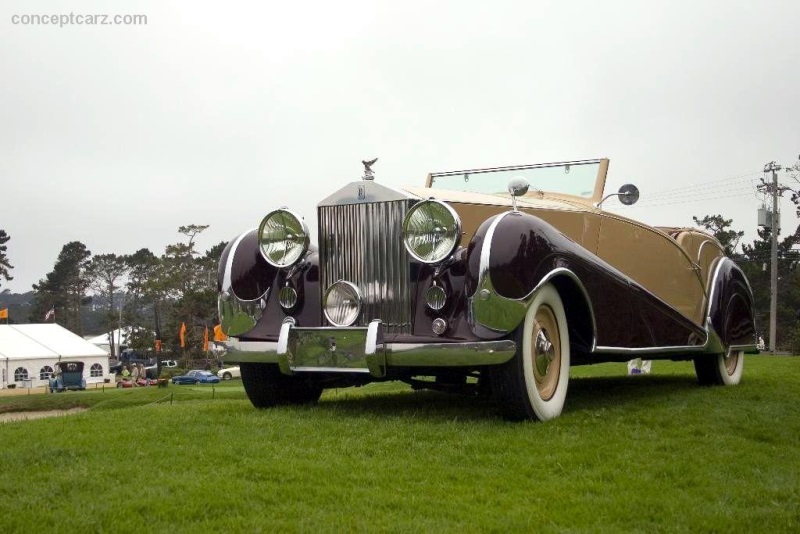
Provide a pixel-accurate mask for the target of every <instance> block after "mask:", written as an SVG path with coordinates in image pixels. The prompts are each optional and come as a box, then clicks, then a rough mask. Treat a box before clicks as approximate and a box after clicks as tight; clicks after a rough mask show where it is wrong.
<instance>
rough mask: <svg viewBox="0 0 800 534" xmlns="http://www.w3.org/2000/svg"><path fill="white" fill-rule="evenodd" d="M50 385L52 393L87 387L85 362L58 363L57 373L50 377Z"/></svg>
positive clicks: (79, 389) (80, 389)
mask: <svg viewBox="0 0 800 534" xmlns="http://www.w3.org/2000/svg"><path fill="white" fill-rule="evenodd" d="M49 387H50V393H53V392H58V393H63V392H65V391H67V390H69V391H83V390H84V389H86V379H85V378H83V362H58V363H56V373H55V375H54V376H53V378H51V379H50V383H49Z"/></svg>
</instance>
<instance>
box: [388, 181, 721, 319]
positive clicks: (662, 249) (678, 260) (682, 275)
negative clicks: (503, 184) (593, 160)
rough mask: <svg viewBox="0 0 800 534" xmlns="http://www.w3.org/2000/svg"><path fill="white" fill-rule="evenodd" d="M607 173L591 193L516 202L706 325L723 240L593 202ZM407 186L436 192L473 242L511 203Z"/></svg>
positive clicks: (533, 195) (502, 196) (534, 195)
mask: <svg viewBox="0 0 800 534" xmlns="http://www.w3.org/2000/svg"><path fill="white" fill-rule="evenodd" d="M600 177H602V178H603V180H600ZM604 178H605V172H603V173H601V174H599V176H598V184H597V187H596V189H595V193H594V195H593V198H592V199H586V198H580V197H572V196H569V195H559V194H553V193H543V194H542V193H539V192H538V191H534V192H529V193H528V194H526V195H524V196H522V197H518V198H517V207H518V209H519V210H520V211H524V212H527V213H530V214H532V215H535V216H537V217H540V218H541V219H543V220H545V221H547V222H548V223H550V224H552V225H553V226H554V227H556V228H558V229H559V230H560V231H561V232H562V233H563V234H564V235H566V236H568V237H569V238H570V239H572V240H573V241H575V242H576V243H579V244H580V245H581V246H582V247H584V248H585V249H586V250H588V251H590V252H591V253H592V254H595V255H597V256H598V257H600V258H601V259H602V260H604V261H606V262H607V263H609V264H610V265H613V266H614V267H615V268H616V269H618V270H619V271H621V272H623V273H624V274H625V275H627V276H628V277H630V278H631V279H633V280H634V281H636V282H637V283H639V284H641V285H642V286H643V287H645V288H646V289H648V290H649V291H650V292H652V293H653V294H654V295H655V296H657V297H658V298H659V299H661V300H662V301H664V302H666V303H667V304H669V305H670V306H672V307H673V308H675V309H676V310H677V311H679V312H680V313H681V314H682V315H684V316H685V317H686V318H687V319H689V320H691V321H692V322H694V323H695V324H698V325H704V323H705V320H704V318H705V314H706V308H707V306H708V303H707V298H706V297H707V294H706V287H707V284H708V282H709V277H710V276H711V269H712V266H713V264H714V262H715V261H716V260H717V258H719V257H721V256H723V251H722V247H721V246H720V245H719V242H718V241H717V240H716V239H714V238H713V237H712V236H710V235H708V234H705V233H703V232H700V231H697V230H695V229H690V228H685V229H683V228H665V229H659V228H654V227H651V226H647V225H645V224H642V223H639V222H637V221H635V220H632V219H628V218H626V217H623V216H621V215H617V214H613V213H609V212H607V211H603V210H601V209H599V208H597V207H595V204H594V202H593V201H594V200H595V199H598V201H599V199H601V198H602V185H603V184H601V183H600V182H601V181H602V182H603V183H604V182H605V180H604ZM428 183H430V181H429V182H428ZM598 188H599V190H598ZM404 189H405V190H406V191H408V192H409V193H412V194H414V195H417V196H419V197H421V198H430V197H433V198H435V199H438V200H442V201H445V202H447V203H448V204H449V205H450V206H452V207H453V209H454V210H455V211H456V212H457V213H458V215H459V217H461V224H462V232H463V235H462V240H461V243H462V245H466V244H467V243H469V241H470V239H472V236H473V235H474V234H475V232H476V230H477V229H478V227H479V226H480V225H481V224H483V222H484V221H485V220H486V219H488V218H489V217H491V216H493V215H496V214H498V213H502V212H505V211H508V210H509V209H510V208H511V206H512V203H511V198H510V197H509V195H508V193H498V194H497V195H488V194H482V193H473V192H463V191H451V190H445V189H431V188H427V187H406V188H404ZM620 244H624V246H620ZM676 244H677V245H678V246H676Z"/></svg>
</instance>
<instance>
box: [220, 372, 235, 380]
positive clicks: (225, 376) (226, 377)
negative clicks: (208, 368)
mask: <svg viewBox="0 0 800 534" xmlns="http://www.w3.org/2000/svg"><path fill="white" fill-rule="evenodd" d="M231 378H233V376H231V374H230V373H223V374H222V379H223V380H230V379H231Z"/></svg>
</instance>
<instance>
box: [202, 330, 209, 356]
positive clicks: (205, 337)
mask: <svg viewBox="0 0 800 534" xmlns="http://www.w3.org/2000/svg"><path fill="white" fill-rule="evenodd" d="M203 352H208V327H206V329H205V331H204V332H203Z"/></svg>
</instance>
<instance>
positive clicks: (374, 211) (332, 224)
mask: <svg viewBox="0 0 800 534" xmlns="http://www.w3.org/2000/svg"><path fill="white" fill-rule="evenodd" d="M408 208H409V201H408V200H398V201H392V202H374V203H365V204H346V205H338V206H320V207H319V242H320V245H319V261H320V271H321V289H322V292H323V294H324V292H325V290H327V289H328V287H330V285H331V284H333V283H334V282H336V281H337V280H347V281H348V282H352V283H353V284H355V285H356V286H357V287H358V289H359V290H360V291H361V295H362V297H363V303H362V309H361V315H360V316H359V319H358V321H357V322H356V324H357V325H361V326H366V325H367V324H369V322H370V321H371V320H373V319H380V320H381V321H383V323H384V325H385V332H386V333H389V334H410V333H411V287H410V276H411V275H410V267H409V261H410V257H409V255H408V252H407V251H406V248H405V246H403V240H402V236H401V233H402V227H403V217H405V214H406V212H407V211H408Z"/></svg>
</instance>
